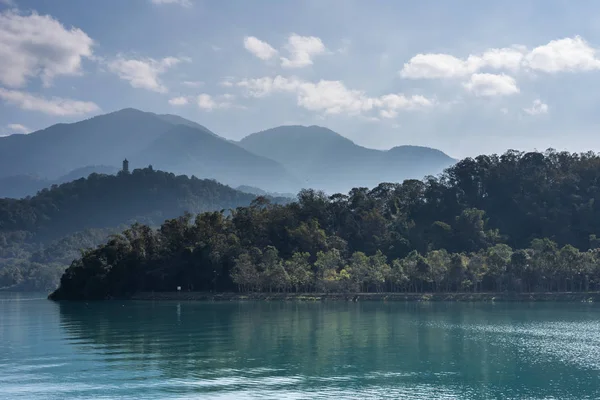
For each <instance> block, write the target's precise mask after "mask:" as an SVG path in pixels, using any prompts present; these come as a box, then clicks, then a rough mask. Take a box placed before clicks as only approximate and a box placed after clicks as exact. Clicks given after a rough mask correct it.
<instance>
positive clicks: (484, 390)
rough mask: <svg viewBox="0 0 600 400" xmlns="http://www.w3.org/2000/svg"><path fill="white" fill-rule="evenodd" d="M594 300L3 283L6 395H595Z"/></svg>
mask: <svg viewBox="0 0 600 400" xmlns="http://www.w3.org/2000/svg"><path fill="white" fill-rule="evenodd" d="M599 316H600V307H599V306H597V305H593V304H564V303H560V304H558V303H531V304H529V303H520V304H484V303H474V304H457V303H431V304H427V303H389V304H386V303H345V302H330V303H283V302H273V303H268V302H246V303H244V302H233V303H208V302H206V303H205V302H184V303H178V302H160V303H159V302H133V301H129V302H100V303H87V304H86V303H61V304H57V303H53V302H50V301H47V300H45V299H44V298H43V296H41V295H38V296H32V295H24V294H6V293H4V294H0V398H2V399H28V400H37V399H61V400H62V399H67V400H68V399H198V398H201V399H254V398H264V399H321V398H323V399H324V398H338V399H361V400H362V399H386V398H389V399H398V398H400V399H561V400H565V399H577V400H579V399H597V398H600V320H599Z"/></svg>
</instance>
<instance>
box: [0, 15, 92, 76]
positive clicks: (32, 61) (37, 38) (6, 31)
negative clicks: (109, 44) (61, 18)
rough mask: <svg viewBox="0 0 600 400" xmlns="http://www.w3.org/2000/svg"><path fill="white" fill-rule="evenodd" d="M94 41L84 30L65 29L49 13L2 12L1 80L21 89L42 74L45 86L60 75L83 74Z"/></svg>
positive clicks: (0, 22) (0, 40)
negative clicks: (83, 66) (82, 65)
mask: <svg viewBox="0 0 600 400" xmlns="http://www.w3.org/2000/svg"><path fill="white" fill-rule="evenodd" d="M93 44H94V41H93V40H92V39H91V38H90V37H89V36H88V35H87V34H86V33H85V32H83V31H82V30H81V29H78V28H71V29H67V28H65V27H64V26H63V25H62V24H61V23H60V22H58V21H57V20H55V19H54V18H52V17H51V16H49V15H39V14H37V13H35V12H34V13H31V14H28V15H20V14H17V13H15V12H13V11H7V12H4V13H1V14H0V60H1V62H0V83H2V84H3V85H5V86H8V87H13V88H18V87H23V86H25V85H26V83H27V81H28V80H29V79H30V78H34V77H39V78H40V79H41V80H42V82H43V84H44V85H45V86H49V85H51V84H52V81H53V79H54V78H55V77H57V76H61V75H80V74H81V62H82V59H83V58H90V57H92V54H93V51H92V47H93Z"/></svg>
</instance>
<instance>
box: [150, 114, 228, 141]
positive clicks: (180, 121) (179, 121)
mask: <svg viewBox="0 0 600 400" xmlns="http://www.w3.org/2000/svg"><path fill="white" fill-rule="evenodd" d="M158 117H159V118H160V119H162V120H163V121H166V122H168V123H170V124H173V125H185V126H189V127H191V128H196V129H200V130H201V131H204V132H206V133H210V134H211V135H213V136H216V137H219V135H217V134H216V133H214V132H211V131H210V130H209V129H208V128H207V127H205V126H203V125H200V124H199V123H197V122H194V121H190V120H189V119H185V118H183V117H180V116H179V115H173V114H159V115H158Z"/></svg>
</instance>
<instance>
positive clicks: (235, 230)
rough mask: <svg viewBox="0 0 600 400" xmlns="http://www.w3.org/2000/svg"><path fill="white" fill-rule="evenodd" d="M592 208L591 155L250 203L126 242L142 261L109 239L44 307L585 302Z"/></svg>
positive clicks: (595, 177)
mask: <svg viewBox="0 0 600 400" xmlns="http://www.w3.org/2000/svg"><path fill="white" fill-rule="evenodd" d="M134 175H135V172H134V174H132V176H134ZM597 198H600V157H598V156H596V155H595V154H592V153H589V154H588V153H586V154H579V155H578V154H568V153H556V152H553V151H548V152H546V153H544V154H541V153H519V152H515V151H509V152H507V153H505V154H503V155H501V156H497V155H492V156H480V157H477V158H476V159H465V160H462V161H460V162H458V163H457V164H456V165H455V166H453V167H451V168H449V169H448V170H447V171H446V172H445V173H444V174H442V175H441V176H439V177H437V178H435V177H427V178H426V179H425V180H424V181H415V180H410V181H405V182H404V183H402V184H394V183H383V184H380V185H379V186H378V187H376V188H374V189H372V190H368V189H366V188H356V189H353V190H351V191H350V192H349V193H348V194H347V195H343V194H336V195H333V196H326V195H325V194H324V193H322V192H318V191H314V190H304V191H302V192H300V194H299V195H298V201H297V202H293V203H289V204H285V205H281V204H271V203H270V202H268V201H266V200H265V199H263V198H259V199H257V200H255V201H254V202H253V203H252V204H251V205H250V206H248V207H238V208H236V209H235V210H233V211H232V212H231V213H225V212H220V213H215V212H213V213H204V214H200V215H199V216H198V217H197V218H196V219H195V220H194V221H192V219H191V218H190V217H183V218H177V219H171V220H168V221H166V222H165V223H163V225H162V226H161V228H160V229H158V230H146V231H144V233H143V235H142V233H139V234H138V233H136V235H141V236H140V237H144V243H145V245H144V246H146V247H142V248H140V245H139V244H136V243H137V242H135V240H134V239H133V238H130V237H129V236H131V235H129V236H128V235H125V234H124V235H121V236H122V238H121V239H119V241H117V242H114V240H113V241H109V242H108V243H107V244H105V245H103V246H99V247H98V248H96V249H94V250H93V251H91V252H89V253H87V254H85V255H84V256H83V257H82V258H80V259H78V260H76V261H75V262H74V263H73V264H72V266H71V267H70V268H69V270H67V273H66V274H65V276H63V278H62V281H61V287H60V288H59V290H58V291H57V292H56V293H55V298H91V297H97V296H100V297H118V296H125V295H127V294H128V293H130V292H132V291H138V290H146V291H150V290H155V291H161V290H164V291H171V290H174V288H175V287H177V286H182V287H184V288H186V289H187V290H222V291H226V290H241V291H256V290H262V291H278V292H285V291H292V290H293V291H300V290H302V291H361V290H362V291H384V290H387V291H411V292H456V291H465V290H466V291H474V292H476V291H505V290H511V291H565V290H595V289H599V288H600V257H599V254H600V251H599V250H597V249H596V247H597V239H596V238H595V236H594V235H595V233H594V232H599V231H600V229H599V228H600V208H597V207H595V206H594V204H595V200H596V199H597ZM136 229H137V230H139V228H136ZM137 230H136V232H137ZM136 237H138V236H136ZM138 241H139V240H138ZM590 247H591V248H593V250H588V249H590ZM133 249H137V250H135V251H134V250H133ZM513 249H517V250H513ZM142 250H143V251H142ZM123 282H126V283H123ZM100 287H102V288H103V290H100V289H99V288H100Z"/></svg>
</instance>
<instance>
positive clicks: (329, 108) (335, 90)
mask: <svg viewBox="0 0 600 400" xmlns="http://www.w3.org/2000/svg"><path fill="white" fill-rule="evenodd" d="M237 86H239V87H242V88H244V89H245V90H246V91H247V94H248V95H249V96H252V97H257V98H260V97H264V96H268V95H271V94H273V93H291V94H295V95H296V99H297V104H298V105H299V106H300V107H303V108H305V109H307V110H311V111H318V112H322V113H324V114H347V115H360V114H363V113H365V112H369V111H376V110H379V112H380V116H381V117H384V118H390V117H393V116H395V115H396V113H397V112H398V111H400V110H417V109H423V108H428V107H431V106H433V105H434V104H435V101H434V100H431V99H427V98H425V97H423V96H405V95H404V94H388V95H384V96H380V97H369V96H367V95H366V94H365V93H364V92H363V91H360V90H353V89H348V88H347V87H346V86H345V85H344V84H343V83H342V82H341V81H328V80H320V81H318V82H316V83H313V82H308V81H304V80H301V79H298V78H296V77H291V78H286V77H283V76H281V75H278V76H276V77H274V78H271V77H263V78H257V79H243V80H241V81H239V82H237Z"/></svg>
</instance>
